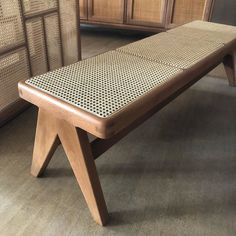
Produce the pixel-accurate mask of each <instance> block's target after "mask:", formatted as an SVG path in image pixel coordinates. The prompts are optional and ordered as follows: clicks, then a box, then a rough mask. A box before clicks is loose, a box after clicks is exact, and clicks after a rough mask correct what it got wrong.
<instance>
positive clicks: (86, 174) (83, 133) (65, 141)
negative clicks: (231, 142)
mask: <svg viewBox="0 0 236 236" xmlns="http://www.w3.org/2000/svg"><path fill="white" fill-rule="evenodd" d="M235 48H236V40H234V41H232V42H230V43H228V44H226V45H225V46H223V47H222V48H220V49H218V50H217V51H216V52H215V53H212V54H211V55H209V56H208V57H206V58H205V59H204V60H202V61H200V62H198V63H197V64H195V65H194V66H192V67H191V68H189V69H187V70H184V71H183V72H182V73H180V74H178V75H177V76H176V77H175V78H174V79H173V80H170V81H169V82H167V83H165V84H164V85H162V86H159V87H157V88H156V89H153V90H151V91H150V92H149V93H147V94H146V95H145V96H142V97H141V98H139V99H137V100H136V101H135V102H133V103H131V104H129V105H127V106H126V107H125V108H124V109H122V110H120V111H119V112H117V113H115V114H114V115H111V116H110V117H109V118H99V117H97V116H95V115H93V114H91V113H88V112H86V111H84V110H82V109H79V108H77V107H75V106H73V105H70V104H68V103H66V102H63V101H62V100H59V99H57V98H56V97H53V96H50V95H48V94H46V93H44V92H42V91H40V90H38V89H36V88H33V87H32V86H30V85H27V84H26V83H25V82H20V83H19V93H20V96H21V97H22V98H23V99H25V100H27V101H29V102H31V103H33V104H35V105H36V106H38V107H39V113H38V123H37V130H36V137H35V146H34V153H33V161H32V168H31V173H32V175H34V176H36V177H38V176H41V175H42V174H43V172H44V170H45V169H46V167H47V165H48V163H49V161H50V159H51V157H52V155H53V153H54V152H55V150H56V148H57V146H58V145H59V144H60V143H61V144H62V145H63V147H64V150H65V152H66V155H67V157H68V159H69V162H70V164H71V167H72V169H73V171H74V174H75V176H76V179H77V181H78V183H79V186H80V188H81V190H82V192H83V195H84V197H85V200H86V202H87V205H88V207H89V209H90V212H91V214H92V216H93V218H94V220H95V221H96V222H97V223H98V224H100V225H105V224H106V223H107V221H108V211H107V207H106V203H105V200H104V196H103V192H102V189H101V185H100V181H99V178H98V174H97V170H96V166H95V162H94V160H95V159H96V158H98V157H99V156H100V155H101V154H103V153H104V152H105V151H107V150H108V149H109V148H110V147H111V146H113V145H114V144H115V143H117V142H118V141H119V140H120V139H122V138H123V137H124V136H125V135H126V134H128V133H129V132H130V131H131V130H133V129H134V128H136V127H137V126H139V125H140V124H141V123H143V122H144V121H145V120H146V119H148V118H149V117H151V116H152V115H153V114H155V113H156V112H157V111H159V110H160V109H161V108H163V107H164V106H165V105H167V104H168V103H169V102H170V101H172V100H173V99H175V98H176V97H177V96H178V95H180V94H181V93H182V92H184V91H185V90H186V89H188V88H189V87H190V86H192V85H193V84H194V83H195V82H197V81H198V80H199V79H201V78H202V77H203V76H204V75H206V74H207V73H208V72H210V71H211V70H212V69H214V68H215V67H216V66H217V65H218V64H220V63H221V62H223V63H224V66H225V70H226V73H227V76H228V79H229V84H230V85H231V86H236V72H235V63H236V51H235ZM137 110H138V111H139V113H137V112H134V111H137ZM134 114H135V115H134ZM87 132H88V133H91V134H93V135H94V136H96V137H97V139H95V140H94V141H92V142H91V143H90V142H89V139H88V136H87Z"/></svg>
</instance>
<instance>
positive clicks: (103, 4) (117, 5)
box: [88, 0, 125, 23]
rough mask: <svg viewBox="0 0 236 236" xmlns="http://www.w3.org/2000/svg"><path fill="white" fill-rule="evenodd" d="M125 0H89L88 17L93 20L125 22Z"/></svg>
mask: <svg viewBox="0 0 236 236" xmlns="http://www.w3.org/2000/svg"><path fill="white" fill-rule="evenodd" d="M124 1H125V0H88V19H89V20H91V21H99V22H110V23H123V21H124Z"/></svg>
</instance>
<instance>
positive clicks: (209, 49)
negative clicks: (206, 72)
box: [117, 33, 223, 69]
mask: <svg viewBox="0 0 236 236" xmlns="http://www.w3.org/2000/svg"><path fill="white" fill-rule="evenodd" d="M222 46H223V44H219V43H217V42H209V41H205V40H194V39H192V38H191V37H183V36H181V35H180V36H179V35H175V34H168V33H161V34H158V35H154V36H152V37H149V38H146V39H143V40H141V41H137V42H135V43H131V44H129V45H127V46H124V47H121V48H118V49H117V50H118V51H120V52H123V53H127V54H131V55H135V56H138V57H141V58H144V59H148V60H151V61H156V62H158V63H162V64H166V65H169V66H173V67H177V68H181V69H187V68H189V67H191V66H193V65H194V64H196V63H197V62H199V61H201V60H202V59H204V58H205V57H207V56H208V55H210V54H212V53H213V52H215V51H216V50H217V49H219V48H221V47H222Z"/></svg>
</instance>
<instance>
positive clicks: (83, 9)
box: [79, 0, 88, 20]
mask: <svg viewBox="0 0 236 236" xmlns="http://www.w3.org/2000/svg"><path fill="white" fill-rule="evenodd" d="M79 4H80V19H81V20H87V19H88V1H87V0H80V1H79Z"/></svg>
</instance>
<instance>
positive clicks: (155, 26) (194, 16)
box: [80, 0, 214, 32]
mask: <svg viewBox="0 0 236 236" xmlns="http://www.w3.org/2000/svg"><path fill="white" fill-rule="evenodd" d="M213 4H214V0H80V15H81V22H82V23H87V24H97V25H105V26H110V27H117V28H124V29H137V30H146V31H153V32H160V31H165V30H166V29H168V28H172V27H175V26H178V25H182V24H184V23H187V22H190V21H193V20H209V18H210V16H211V11H212V8H213Z"/></svg>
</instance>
